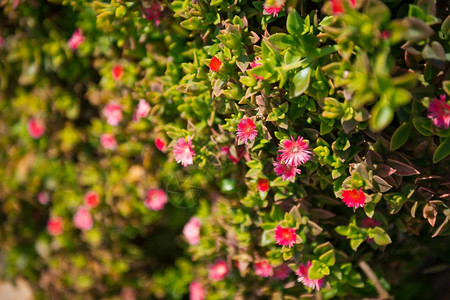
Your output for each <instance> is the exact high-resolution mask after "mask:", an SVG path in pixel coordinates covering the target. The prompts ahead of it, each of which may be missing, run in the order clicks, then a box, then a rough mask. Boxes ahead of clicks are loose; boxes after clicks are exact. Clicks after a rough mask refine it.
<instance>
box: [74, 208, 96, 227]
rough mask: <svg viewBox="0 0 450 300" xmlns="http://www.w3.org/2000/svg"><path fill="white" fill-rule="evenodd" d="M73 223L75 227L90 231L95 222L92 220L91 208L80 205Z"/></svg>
mask: <svg viewBox="0 0 450 300" xmlns="http://www.w3.org/2000/svg"><path fill="white" fill-rule="evenodd" d="M73 223H74V224H75V227H77V228H79V229H81V230H83V231H88V230H89V229H91V228H92V226H94V222H93V221H92V216H91V213H90V212H89V209H88V208H87V207H84V206H80V207H78V210H77V213H76V214H75V215H74V216H73Z"/></svg>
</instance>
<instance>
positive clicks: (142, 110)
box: [133, 99, 150, 122]
mask: <svg viewBox="0 0 450 300" xmlns="http://www.w3.org/2000/svg"><path fill="white" fill-rule="evenodd" d="M149 112H150V104H148V102H147V101H145V100H144V99H141V100H139V103H138V106H137V108H136V111H135V112H134V114H133V121H135V122H137V121H139V119H141V118H145V117H147V115H148V113H149Z"/></svg>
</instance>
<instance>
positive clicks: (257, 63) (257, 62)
mask: <svg viewBox="0 0 450 300" xmlns="http://www.w3.org/2000/svg"><path fill="white" fill-rule="evenodd" d="M260 61H261V58H259V57H256V58H255V59H254V60H253V61H252V62H251V63H250V68H252V69H253V68H256V67H259V66H262V63H261V62H260ZM253 77H255V78H256V79H257V80H259V81H262V80H263V79H264V77H262V76H258V75H255V74H253Z"/></svg>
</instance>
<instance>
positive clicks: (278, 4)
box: [263, 0, 284, 17]
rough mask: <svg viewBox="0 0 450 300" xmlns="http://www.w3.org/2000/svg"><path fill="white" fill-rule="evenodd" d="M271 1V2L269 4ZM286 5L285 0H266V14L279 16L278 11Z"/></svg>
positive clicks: (264, 12)
mask: <svg viewBox="0 0 450 300" xmlns="http://www.w3.org/2000/svg"><path fill="white" fill-rule="evenodd" d="M269 3H270V4H269ZM283 6H284V0H275V1H266V2H265V3H264V11H263V14H264V15H272V16H273V17H278V13H279V12H280V11H281V9H282V8H283Z"/></svg>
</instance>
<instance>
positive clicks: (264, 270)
mask: <svg viewBox="0 0 450 300" xmlns="http://www.w3.org/2000/svg"><path fill="white" fill-rule="evenodd" d="M255 274H256V276H261V277H270V276H272V274H273V270H272V266H271V265H270V264H269V261H268V260H267V259H263V260H260V261H257V262H255Z"/></svg>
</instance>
